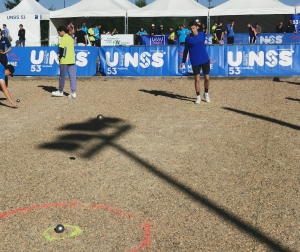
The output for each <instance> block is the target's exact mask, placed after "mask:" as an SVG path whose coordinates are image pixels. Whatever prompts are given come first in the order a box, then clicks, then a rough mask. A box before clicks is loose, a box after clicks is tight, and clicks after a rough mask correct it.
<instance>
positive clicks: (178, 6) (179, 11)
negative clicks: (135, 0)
mask: <svg viewBox="0 0 300 252" xmlns="http://www.w3.org/2000/svg"><path fill="white" fill-rule="evenodd" d="M207 14H208V9H207V8H206V7H204V6H203V5H201V4H199V3H197V2H195V1H194V0H184V2H183V1H180V0H156V1H154V2H153V3H151V4H149V5H147V6H145V7H143V8H140V9H138V10H129V11H128V17H197V16H198V17H200V16H207Z"/></svg>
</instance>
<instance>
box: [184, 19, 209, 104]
mask: <svg viewBox="0 0 300 252" xmlns="http://www.w3.org/2000/svg"><path fill="white" fill-rule="evenodd" d="M189 27H190V30H191V32H192V35H191V36H187V37H186V39H185V47H184V53H183V58H182V63H181V64H180V68H183V66H184V64H185V62H186V58H187V55H188V53H189V56H190V61H191V64H192V67H193V73H194V75H195V90H196V101H195V103H197V104H200V102H201V97H200V71H201V69H202V72H203V75H204V90H205V91H204V99H205V101H206V102H210V99H209V95H208V88H209V72H210V59H209V56H208V53H207V51H206V45H205V34H204V32H199V31H198V26H197V23H196V22H195V21H192V22H190V23H189Z"/></svg>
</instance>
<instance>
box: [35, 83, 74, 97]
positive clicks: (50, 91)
mask: <svg viewBox="0 0 300 252" xmlns="http://www.w3.org/2000/svg"><path fill="white" fill-rule="evenodd" d="M38 87H40V88H42V89H43V90H45V91H46V92H49V93H52V92H53V91H56V90H57V88H56V87H53V86H44V85H40V86H38ZM64 95H69V93H66V92H64Z"/></svg>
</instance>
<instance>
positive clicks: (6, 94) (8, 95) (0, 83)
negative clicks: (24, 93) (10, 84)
mask: <svg viewBox="0 0 300 252" xmlns="http://www.w3.org/2000/svg"><path fill="white" fill-rule="evenodd" d="M0 86H1V88H2V91H3V93H4V94H5V96H6V98H7V99H8V100H9V102H10V103H11V105H13V107H15V108H17V107H18V105H17V103H15V102H14V101H13V100H12V98H11V96H10V93H9V91H8V89H7V87H6V85H5V81H4V80H2V79H0Z"/></svg>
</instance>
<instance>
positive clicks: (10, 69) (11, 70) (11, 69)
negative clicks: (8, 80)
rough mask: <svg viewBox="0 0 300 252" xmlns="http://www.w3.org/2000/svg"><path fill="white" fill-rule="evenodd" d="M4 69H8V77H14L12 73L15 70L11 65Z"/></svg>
mask: <svg viewBox="0 0 300 252" xmlns="http://www.w3.org/2000/svg"><path fill="white" fill-rule="evenodd" d="M5 69H8V70H9V71H10V76H11V77H13V76H14V72H15V68H14V66H13V65H7V66H6V67H5Z"/></svg>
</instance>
